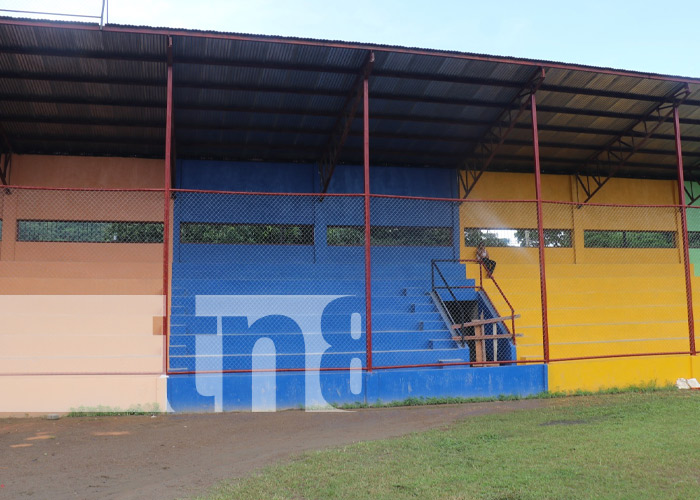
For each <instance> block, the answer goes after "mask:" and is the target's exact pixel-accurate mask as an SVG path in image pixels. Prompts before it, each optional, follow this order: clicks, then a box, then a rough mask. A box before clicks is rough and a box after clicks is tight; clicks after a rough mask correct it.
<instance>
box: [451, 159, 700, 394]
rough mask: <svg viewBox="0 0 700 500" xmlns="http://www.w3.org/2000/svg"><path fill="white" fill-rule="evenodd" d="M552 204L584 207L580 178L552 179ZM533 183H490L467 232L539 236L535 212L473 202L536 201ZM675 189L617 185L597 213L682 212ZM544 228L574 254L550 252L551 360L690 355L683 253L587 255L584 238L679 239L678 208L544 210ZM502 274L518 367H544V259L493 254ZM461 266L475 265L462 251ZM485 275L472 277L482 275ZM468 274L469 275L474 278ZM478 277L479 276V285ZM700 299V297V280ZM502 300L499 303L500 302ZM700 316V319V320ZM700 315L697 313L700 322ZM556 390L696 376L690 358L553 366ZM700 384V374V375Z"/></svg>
mask: <svg viewBox="0 0 700 500" xmlns="http://www.w3.org/2000/svg"><path fill="white" fill-rule="evenodd" d="M542 187H543V199H545V200H548V201H568V202H576V201H582V200H583V199H584V198H585V195H584V194H583V192H582V191H581V188H580V186H578V185H577V183H576V180H575V178H574V177H570V176H543V177H542ZM534 195H535V191H534V175H531V174H511V173H486V174H484V176H483V177H482V179H481V180H480V182H479V184H477V186H476V187H475V189H474V191H473V192H472V193H471V194H470V196H469V199H470V200H472V201H470V202H465V203H462V204H461V206H460V218H461V222H462V227H477V228H494V229H497V228H515V229H518V228H523V229H524V228H536V227H537V217H536V206H535V204H534V203H532V202H530V203H505V202H500V203H488V202H474V201H473V200H480V199H481V200H512V199H534ZM676 200H677V195H676V185H675V183H674V182H673V181H649V180H640V179H612V180H611V181H610V182H609V183H608V184H607V185H605V186H604V187H603V188H602V189H601V191H600V192H599V193H598V194H597V195H596V196H595V198H594V199H593V200H591V201H592V202H593V203H601V204H603V203H610V204H612V203H614V204H634V203H640V204H641V203H643V204H659V205H663V204H674V203H676V202H677V201H676ZM543 225H544V227H545V228H552V229H570V230H572V236H573V248H547V249H545V261H546V268H545V271H546V276H547V294H548V320H549V321H548V324H549V338H550V357H551V358H552V359H557V358H559V359H562V358H573V357H582V356H605V355H619V354H631V353H636V354H645V353H652V352H682V351H687V350H688V325H687V317H686V314H687V313H686V298H685V281H684V280H685V278H684V268H683V260H682V252H681V249H680V245H679V248H674V249H599V248H584V246H583V235H584V233H583V232H584V230H585V229H602V230H604V229H629V230H663V231H675V232H677V234H678V236H677V238H678V241H680V220H679V217H678V214H677V213H676V211H675V210H674V209H671V208H645V209H638V208H622V207H591V206H584V207H582V208H578V207H577V206H576V205H557V204H544V206H543ZM488 250H489V254H490V257H491V258H493V259H494V260H496V261H497V263H498V265H497V268H496V272H495V278H496V279H497V281H498V283H499V285H500V286H501V288H502V289H503V290H504V292H505V294H506V296H507V298H508V299H509V300H510V301H511V303H512V304H513V306H514V308H515V311H516V314H520V315H521V318H519V319H518V320H517V321H516V332H517V333H519V334H522V335H523V337H521V338H518V358H519V359H522V360H533V359H541V357H542V311H541V299H540V279H539V262H538V250H537V249H535V248H490V249H488ZM461 256H462V258H465V259H473V258H474V257H475V249H474V248H473V247H471V248H468V247H465V246H464V244H463V243H462V248H461ZM475 271H476V269H475V268H473V269H472V273H475ZM467 274H468V275H470V270H469V269H468V271H467ZM474 275H475V274H471V275H470V277H472V276H474ZM693 289H694V293H695V294H696V296H697V297H700V287H699V286H698V282H697V280H694V281H693ZM486 290H487V292H488V293H489V296H490V297H492V300H494V302H495V303H496V306H497V308H498V310H499V312H502V313H504V312H503V311H507V308H506V306H505V303H504V302H503V301H502V300H500V299H498V297H497V295H498V294H497V291H496V290H495V287H493V285H491V284H490V283H489V282H488V281H487V284H486ZM494 295H495V296H496V299H493V297H494ZM698 312H700V311H698ZM696 314H697V313H696ZM549 373H550V377H549V383H550V390H566V391H571V390H576V389H596V388H602V387H613V386H623V385H633V384H640V383H647V382H651V381H657V382H658V383H660V384H661V383H663V384H665V383H668V382H672V381H675V379H676V378H678V377H681V376H682V377H689V376H691V375H690V374H691V361H690V357H689V356H671V357H667V356H663V357H658V356H655V357H639V358H615V359H606V360H597V361H566V362H556V363H551V364H550V372H549ZM697 375H700V373H697Z"/></svg>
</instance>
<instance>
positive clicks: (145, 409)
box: [68, 403, 161, 417]
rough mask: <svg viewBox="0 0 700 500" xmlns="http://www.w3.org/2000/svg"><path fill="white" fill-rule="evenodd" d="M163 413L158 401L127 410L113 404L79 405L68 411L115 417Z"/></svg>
mask: <svg viewBox="0 0 700 500" xmlns="http://www.w3.org/2000/svg"><path fill="white" fill-rule="evenodd" d="M157 413H161V409H160V405H158V403H152V404H145V405H143V406H142V405H140V404H139V405H132V406H130V407H129V408H127V409H126V410H122V409H120V408H119V407H116V406H115V407H112V406H102V405H99V406H79V407H78V408H71V409H70V412H69V413H68V416H69V417H113V416H124V415H155V414H157Z"/></svg>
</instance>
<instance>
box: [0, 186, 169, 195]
mask: <svg viewBox="0 0 700 500" xmlns="http://www.w3.org/2000/svg"><path fill="white" fill-rule="evenodd" d="M0 189H5V190H7V189H10V190H12V189H15V190H18V191H20V190H23V191H87V192H100V191H104V192H116V193H119V192H132V193H133V192H135V193H139V192H143V193H162V192H165V188H104V187H65V186H21V185H19V186H15V185H7V186H0Z"/></svg>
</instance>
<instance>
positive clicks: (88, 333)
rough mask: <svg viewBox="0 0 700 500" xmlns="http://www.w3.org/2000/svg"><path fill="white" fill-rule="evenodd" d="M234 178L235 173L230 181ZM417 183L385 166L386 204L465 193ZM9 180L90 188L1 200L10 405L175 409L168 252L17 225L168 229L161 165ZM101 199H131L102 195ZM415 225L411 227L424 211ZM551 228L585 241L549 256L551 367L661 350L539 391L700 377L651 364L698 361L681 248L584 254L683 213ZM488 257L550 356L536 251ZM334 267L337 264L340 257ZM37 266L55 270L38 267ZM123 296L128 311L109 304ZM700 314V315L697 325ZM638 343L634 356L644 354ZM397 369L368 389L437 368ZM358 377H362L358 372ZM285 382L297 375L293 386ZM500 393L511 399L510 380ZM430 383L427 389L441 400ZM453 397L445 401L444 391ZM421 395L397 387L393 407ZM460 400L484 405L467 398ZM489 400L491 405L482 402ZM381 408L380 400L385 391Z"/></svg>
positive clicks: (564, 192)
mask: <svg viewBox="0 0 700 500" xmlns="http://www.w3.org/2000/svg"><path fill="white" fill-rule="evenodd" d="M195 163H196V164H195ZM195 163H192V165H191V167H190V168H188V167H187V166H183V163H182V162H180V163H179V164H178V168H177V171H176V173H177V177H176V178H177V186H178V187H181V188H182V187H186V188H190V189H212V188H216V189H224V190H247V191H251V190H255V191H257V190H261V191H284V192H313V191H314V190H315V186H318V177H317V172H316V169H315V168H313V166H311V165H298V164H290V165H282V164H280V165H267V164H256V163H252V164H238V165H237V166H236V168H230V167H231V164H226V163H221V162H195ZM443 170H444V172H443ZM195 172H196V174H195ZM222 172H226V174H225V175H222ZM407 172H409V171H408V170H407V169H401V168H396V167H391V168H389V167H383V168H379V167H377V168H374V169H372V175H373V178H372V180H373V184H372V186H373V192H375V193H380V194H398V195H405V196H437V197H450V198H451V197H454V196H456V194H457V191H458V188H457V186H458V184H457V182H456V179H455V178H454V176H453V177H452V180H449V177H450V175H452V173H453V172H454V171H451V170H449V169H440V173H439V174H437V175H436V172H435V171H433V170H432V169H425V170H423V169H411V170H410V172H411V175H407ZM443 174H444V175H443ZM542 182H543V198H544V199H545V200H550V201H554V200H556V201H564V202H569V203H575V202H577V201H579V200H580V195H581V194H580V193H579V192H578V191H577V187H576V182H575V180H574V178H572V177H569V176H543V178H542ZM11 183H12V184H13V185H18V186H19V185H26V186H33V185H34V186H45V187H52V188H80V189H86V190H87V191H62V190H54V191H51V190H48V191H29V190H20V189H18V190H13V191H12V192H11V193H8V192H4V193H3V194H2V196H1V198H2V219H3V234H2V241H1V243H0V284H1V285H2V294H3V295H12V296H20V299H17V298H15V297H13V298H12V299H11V300H10V299H9V298H7V299H6V300H5V301H4V302H5V305H4V311H3V318H4V322H3V323H4V326H5V332H7V333H10V334H8V335H3V339H2V342H3V345H2V353H3V354H2V357H3V367H4V369H3V370H2V371H3V375H4V376H3V377H2V378H0V384H1V386H2V393H3V394H4V395H6V396H7V397H6V405H5V408H7V409H8V411H15V412H42V411H66V410H68V409H70V408H74V407H78V406H97V405H104V406H113V407H114V406H119V407H122V408H125V407H128V406H132V405H136V404H140V405H146V404H154V403H157V404H158V405H159V406H160V407H161V408H165V407H166V405H167V402H166V379H165V378H163V377H162V365H163V344H162V335H161V334H162V322H161V321H159V318H158V315H159V314H162V297H161V294H162V268H163V264H162V255H163V253H162V245H159V244H137V243H123V244H119V245H111V244H100V243H56V242H54V243H46V242H26V241H25V242H18V241H16V221H17V220H18V219H23V218H25V219H42V220H61V219H66V220H68V219H70V220H76V219H77V220H100V221H104V220H124V221H161V222H162V217H163V215H162V213H163V201H162V192H153V193H148V192H146V191H143V192H140V191H133V192H132V191H129V190H143V189H162V187H163V186H162V161H161V160H143V159H127V158H91V157H65V156H31V155H26V156H22V155H15V156H14V157H13V166H12V178H11ZM293 183H297V184H298V185H295V184H293ZM103 189H121V190H123V191H121V192H119V193H114V192H108V191H100V190H103ZM361 191H362V185H361V168H360V167H356V166H344V167H339V168H338V169H337V171H336V173H335V175H334V179H333V182H332V183H331V186H330V192H334V193H352V192H361ZM470 199H475V200H479V199H482V200H534V177H533V176H532V175H528V174H511V173H486V174H484V177H483V178H482V179H481V181H480V182H479V184H478V185H477V186H476V188H475V190H474V192H473V193H472V194H471V195H470ZM676 199H677V197H676V187H675V183H674V182H673V181H650V180H639V179H612V180H611V181H610V182H609V184H608V185H607V186H606V187H605V188H604V189H602V190H601V192H600V193H599V194H598V195H597V196H596V198H595V200H593V201H594V202H595V203H601V204H606V203H607V204H611V205H622V204H635V203H643V204H645V205H655V204H658V205H668V204H674V203H676ZM377 205H378V206H379V205H380V204H379V203H377ZM173 211H174V210H173ZM173 211H171V213H172V212H173ZM694 212H695V211H694V210H689V217H688V218H689V229H690V230H691V231H693V230H700V218H694V217H693V214H694ZM404 215H405V216H406V217H407V220H409V219H410V213H409V214H404ZM458 216H459V217H458V223H457V224H456V225H457V226H458V228H457V229H458V232H459V233H461V228H464V227H498V228H503V227H514V228H517V227H527V228H533V227H536V216H535V208H534V203H532V202H522V201H521V202H518V203H517V204H509V203H473V204H472V203H463V204H462V205H461V207H460V208H459V211H458ZM544 225H545V227H551V228H567V229H571V230H572V231H573V245H572V247H571V248H547V249H546V250H545V255H546V261H547V268H546V270H547V277H548V285H549V291H550V294H549V298H550V338H551V341H552V344H553V345H552V358H553V359H556V358H562V359H564V358H568V357H571V355H572V353H576V354H577V355H578V356H581V355H591V356H593V355H595V354H596V353H597V352H598V351H595V350H594V349H590V350H587V349H589V348H588V347H586V342H587V341H588V340H590V337H591V335H592V334H591V332H593V335H604V334H609V333H610V332H611V331H618V330H619V331H624V333H625V335H626V336H627V337H630V338H632V337H633V335H632V334H633V333H634V332H635V331H636V330H639V329H644V330H645V331H651V332H653V333H652V334H653V335H657V336H658V337H659V338H658V342H657V343H656V344H654V343H639V345H635V344H633V345H634V346H635V347H634V348H635V352H638V353H639V354H640V355H642V356H641V357H631V358H612V359H590V360H577V361H554V362H552V363H551V364H550V365H549V369H548V370H545V372H544V373H546V375H545V377H546V380H545V381H543V382H542V384H541V385H539V386H538V383H537V382H535V383H533V384H530V385H527V392H528V393H531V392H537V389H536V388H537V387H540V388H543V387H547V386H548V387H549V389H550V390H555V391H556V390H577V389H588V390H593V389H598V388H603V387H611V386H624V385H631V384H640V383H649V382H656V383H659V384H664V383H668V382H672V381H674V380H675V378H677V377H679V376H685V377H691V376H699V375H700V365H698V362H697V358H696V357H690V356H687V355H674V356H644V355H646V354H651V353H653V352H657V351H658V350H659V349H660V348H661V347H663V349H668V350H676V349H678V350H687V335H688V330H687V321H686V319H685V303H684V300H685V294H684V285H683V279H682V276H683V275H682V267H683V266H682V252H681V250H680V245H677V246H676V248H671V249H667V248H657V249H592V248H585V247H584V246H583V230H584V229H620V228H621V226H623V227H624V228H625V229H640V230H648V229H655V230H664V231H669V230H670V231H676V232H677V231H679V227H680V226H679V221H678V217H677V214H676V213H675V211H673V210H669V209H663V208H659V209H648V210H647V209H639V208H635V209H632V208H626V207H619V206H601V207H585V208H583V209H578V208H577V207H576V206H575V205H555V204H545V207H544ZM458 240H459V243H458V248H459V253H460V255H461V257H462V258H468V259H470V258H473V257H474V249H473V248H471V247H467V246H465V244H464V238H463V237H462V235H461V234H460V237H459V238H458ZM171 241H172V240H171ZM678 241H680V240H678ZM489 251H490V253H491V256H492V257H493V258H494V259H495V260H496V261H498V270H497V272H496V276H497V277H498V280H499V282H500V283H501V284H502V286H503V288H504V289H505V291H506V295H507V296H508V297H509V298H511V299H512V300H513V301H514V305H515V307H516V310H517V312H518V313H520V314H521V315H522V317H521V319H520V320H518V321H519V322H518V331H519V332H521V333H522V334H523V335H524V336H523V337H522V338H521V339H519V340H518V359H519V360H522V361H532V360H536V359H541V357H542V341H541V337H542V321H541V312H540V296H539V267H538V255H537V248H490V249H489ZM171 255H172V253H171ZM329 258H331V260H333V258H332V256H329ZM697 258H698V254H697V250H691V262H693V263H694V262H695V261H696V259H697ZM37 262H40V263H41V266H37V265H36V263H37ZM645 288H646V289H648V290H649V293H647V296H646V299H647V302H646V303H645V302H644V301H642V302H639V303H631V302H625V301H624V300H621V299H620V297H623V298H624V297H625V296H630V297H636V298H639V297H640V294H641V293H642V291H643V289H645ZM693 291H694V293H695V294H696V298H697V297H700V295H698V294H700V288H699V287H698V282H697V279H694V280H693ZM115 293H117V294H118V297H119V299H116V298H114V297H111V296H114V295H115ZM31 295H40V296H43V299H42V300H45V301H47V300H48V297H51V296H56V295H62V296H68V298H67V299H66V300H67V301H68V302H65V303H63V304H58V305H57V304H56V303H55V302H53V303H52V302H51V301H48V302H44V303H43V305H42V306H41V307H42V308H47V309H51V308H52V307H58V308H60V310H61V311H63V312H65V311H71V314H74V315H76V316H79V317H80V318H81V321H80V328H76V327H75V323H74V322H73V323H71V322H70V321H63V320H60V319H57V318H56V316H57V315H60V313H59V314H57V315H54V316H53V317H51V319H50V320H43V319H41V318H32V317H31V315H32V311H31V309H30V306H28V305H27V304H28V302H24V303H23V302H22V300H21V296H31ZM88 295H97V296H100V298H99V301H98V302H95V303H93V304H92V305H90V306H89V307H91V308H93V312H95V313H94V314H85V310H86V307H85V302H82V303H81V302H80V300H83V299H79V300H78V301H77V302H76V301H73V302H71V300H73V299H75V297H76V296H77V297H84V296H88ZM494 295H495V293H494ZM557 295H562V296H565V299H563V301H559V302H557V298H556V297H557ZM660 295H662V296H663V297H664V304H665V307H664V308H663V311H661V310H660V309H659V310H651V309H650V307H648V306H649V305H650V304H651V303H653V302H654V300H657V299H658V297H659V296H660ZM125 296H126V297H128V296H131V297H132V298H136V302H129V303H119V302H111V301H112V300H113V299H114V300H121V298H122V297H125ZM13 301H14V302H13ZM696 302H697V299H696ZM32 304H33V305H32V306H31V307H36V304H37V302H33V303H32ZM134 304H139V305H138V306H135V305H134ZM610 304H614V305H615V306H614V307H611V306H610ZM124 307H130V308H134V307H135V309H133V310H134V311H138V312H137V313H135V314H134V315H131V316H129V317H126V318H125V317H124V315H123V314H121V311H123V310H124ZM71 308H72V309H71ZM110 311H111V312H112V313H113V314H110ZM115 311H116V312H115ZM582 311H586V312H585V313H584V312H582ZM698 312H700V311H698V310H696V314H698ZM596 313H599V315H598V317H597V318H596V319H595V320H593V321H591V320H590V317H589V316H590V315H591V314H596ZM584 314H585V316H582V315H584ZM630 315H632V316H639V317H640V318H641V321H640V322H636V323H637V324H636V325H635V324H632V325H622V326H616V327H614V328H613V329H611V326H610V325H611V324H613V323H615V321H614V319H615V318H616V317H624V318H629V317H630ZM640 324H643V326H640ZM664 325H671V327H670V328H667V326H664ZM557 343H559V344H561V345H557ZM624 345H626V346H628V347H629V345H630V344H629V343H627V344H624ZM567 346H568V347H567ZM659 346H661V347H659ZM615 349H616V347H610V348H609V349H608V350H607V351H606V354H612V355H614V354H615V353H616V352H617V351H615ZM663 349H661V350H663ZM462 370H464V369H462ZM479 370H486V369H479ZM489 370H492V369H489ZM452 371H453V370H443V372H444V373H445V375H440V376H443V377H447V378H450V377H451V376H452ZM460 372H461V370H458V371H457V372H456V373H457V374H459V373H460ZM383 373H384V374H383V375H382V376H381V377H378V378H366V380H367V382H366V383H369V381H370V380H373V381H375V380H386V381H388V382H387V384H388V385H387V387H390V386H391V385H392V384H394V383H395V382H390V380H394V379H395V380H404V381H407V382H406V383H407V385H408V386H411V385H413V386H415V383H414V382H411V381H410V380H409V379H410V378H411V377H413V376H414V375H415V376H420V374H421V373H424V372H421V371H416V372H415V374H411V375H410V376H409V375H406V374H405V373H403V374H400V373H399V372H396V373H397V375H390V374H389V371H386V372H383ZM484 373H487V372H486V371H484ZM492 373H493V372H492ZM433 375H434V376H437V375H435V374H433ZM448 375H449V376H450V377H448ZM341 376H343V375H341ZM344 376H345V379H348V378H349V376H348V374H345V375H344ZM537 376H539V375H537V369H535V371H533V372H532V373H530V375H528V377H531V378H530V379H528V380H530V381H533V380H536V378H537ZM532 377H535V378H532ZM287 378H288V379H289V380H293V379H294V377H292V376H291V375H290V376H289V377H287ZM170 379H171V381H170V384H169V387H168V390H171V389H172V391H173V392H172V394H175V393H177V392H178V391H180V390H181V388H182V387H183V386H186V385H188V384H189V383H188V382H186V380H187V379H186V377H185V376H183V377H178V376H172V377H170ZM176 379H177V381H176ZM290 383H291V382H290ZM372 383H374V382H372ZM528 383H529V382H528ZM178 384H179V385H178ZM183 384H184V385H183ZM293 384H296V382H294V383H292V385H293ZM484 384H486V385H484V387H489V382H484ZM499 384H502V386H503V387H508V384H507V379H503V380H501V381H500V382H499ZM429 385H430V384H429ZM429 385H427V386H426V387H425V388H424V389H425V391H429V388H428V387H429ZM448 386H449V384H448ZM290 387H291V386H290ZM479 387H481V386H479ZM491 387H493V386H491ZM47 388H50V389H47ZM521 389H522V388H521ZM368 390H369V389H368ZM387 390H388V389H387ZM518 390H520V389H518ZM523 390H525V389H523ZM425 391H424V392H425ZM479 391H481V389H479ZM479 391H477V392H479ZM448 392H449V391H448ZM482 392H483V391H482ZM368 394H369V393H368ZM373 394H379V392H376V391H375V393H373ZM421 394H422V395H423V393H421ZM425 394H426V395H427V394H430V392H425ZM440 394H441V395H447V393H444V391H443V392H441V393H440ZM37 395H39V396H37ZM410 395H411V394H410V393H405V392H401V391H398V392H396V393H395V394H394V397H396V398H400V396H406V397H408V396H410ZM458 395H474V394H471V393H468V391H467V392H464V391H463V392H460V393H459V394H458ZM479 395H485V394H482V393H481V392H479ZM188 397H189V396H188ZM369 397H370V399H371V397H372V396H371V394H370V395H369ZM378 397H379V399H382V400H386V398H383V397H381V396H378ZM183 401H184V400H183ZM176 406H177V405H176Z"/></svg>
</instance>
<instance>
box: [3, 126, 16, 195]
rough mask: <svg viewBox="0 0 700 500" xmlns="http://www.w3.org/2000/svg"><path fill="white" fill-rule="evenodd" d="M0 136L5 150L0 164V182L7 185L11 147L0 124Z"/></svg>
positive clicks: (10, 162) (10, 163)
mask: <svg viewBox="0 0 700 500" xmlns="http://www.w3.org/2000/svg"><path fill="white" fill-rule="evenodd" d="M0 138H1V139H2V143H3V145H4V149H5V152H4V153H3V154H2V165H0V182H2V183H3V185H5V186H7V176H8V173H9V171H10V165H12V152H13V150H14V149H13V147H12V143H11V142H10V139H9V137H7V134H6V133H5V129H4V128H2V126H1V125H0Z"/></svg>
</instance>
